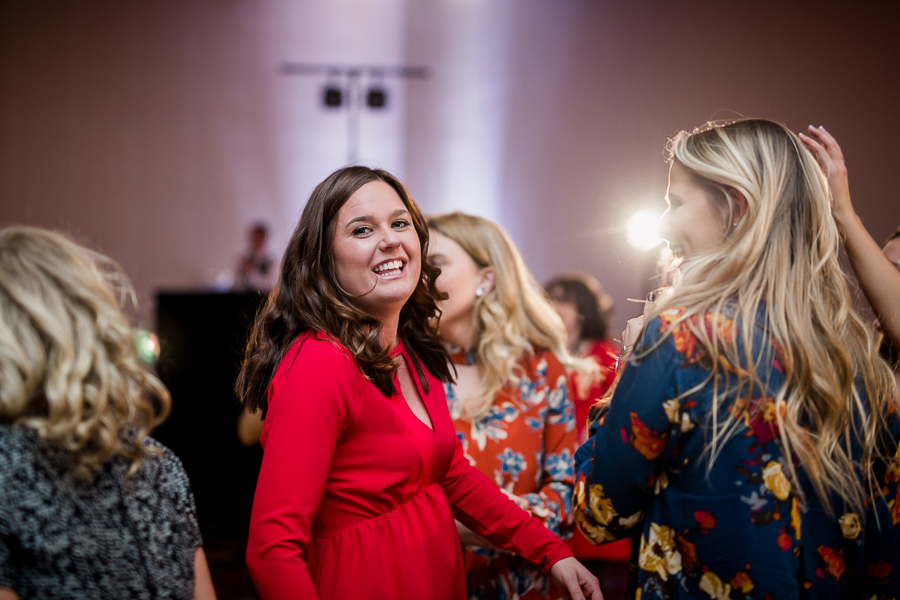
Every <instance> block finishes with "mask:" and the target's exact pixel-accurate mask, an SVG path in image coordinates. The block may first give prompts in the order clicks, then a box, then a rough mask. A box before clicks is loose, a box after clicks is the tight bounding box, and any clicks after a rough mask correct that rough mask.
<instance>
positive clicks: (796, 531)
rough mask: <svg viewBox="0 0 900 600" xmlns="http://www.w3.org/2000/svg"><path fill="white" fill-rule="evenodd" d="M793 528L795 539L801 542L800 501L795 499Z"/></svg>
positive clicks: (792, 504) (792, 507) (792, 509)
mask: <svg viewBox="0 0 900 600" xmlns="http://www.w3.org/2000/svg"><path fill="white" fill-rule="evenodd" d="M791 527H793V528H794V537H795V538H797V540H798V541H799V540H800V501H799V500H798V499H796V498H794V501H793V502H792V503H791Z"/></svg>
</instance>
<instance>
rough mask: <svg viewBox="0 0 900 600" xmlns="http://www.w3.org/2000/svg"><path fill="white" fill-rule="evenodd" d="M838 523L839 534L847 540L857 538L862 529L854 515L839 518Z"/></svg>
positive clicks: (849, 514) (848, 514)
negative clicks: (839, 527)
mask: <svg viewBox="0 0 900 600" xmlns="http://www.w3.org/2000/svg"><path fill="white" fill-rule="evenodd" d="M838 523H840V524H841V533H843V534H844V537H845V538H847V539H848V540H855V539H856V538H858V537H859V534H860V532H861V531H862V527H861V526H860V524H859V517H858V516H857V515H856V513H847V514H845V515H844V516H843V517H841V518H840V520H839V521H838Z"/></svg>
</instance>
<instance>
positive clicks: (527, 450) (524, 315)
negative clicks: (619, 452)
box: [428, 213, 581, 599]
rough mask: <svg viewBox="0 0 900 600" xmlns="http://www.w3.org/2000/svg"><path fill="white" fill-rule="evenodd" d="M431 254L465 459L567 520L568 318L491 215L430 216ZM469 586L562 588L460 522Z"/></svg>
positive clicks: (517, 591) (525, 593)
mask: <svg viewBox="0 0 900 600" xmlns="http://www.w3.org/2000/svg"><path fill="white" fill-rule="evenodd" d="M429 228H430V229H431V232H432V236H433V238H432V246H431V249H430V252H429V255H428V260H429V262H431V263H432V264H433V265H434V266H436V267H438V268H440V269H441V275H440V277H438V279H437V281H436V285H437V288H438V290H439V291H441V292H445V293H447V294H448V296H449V298H448V299H446V300H445V301H443V302H442V303H441V320H440V326H439V327H440V330H439V333H440V335H441V337H442V338H443V339H444V340H445V342H446V343H447V344H448V345H449V346H450V347H451V358H452V359H453V362H454V364H455V367H456V372H457V380H456V383H455V384H452V385H451V384H445V391H446V394H447V402H448V406H449V408H450V416H451V418H452V419H453V424H454V427H455V428H456V433H457V436H458V437H459V438H460V440H461V441H462V445H463V448H464V450H465V452H466V457H467V458H468V460H469V461H470V462H471V463H472V464H473V465H475V466H476V467H477V468H478V469H479V470H481V471H482V472H483V473H484V474H485V475H487V476H488V477H489V478H491V479H492V480H493V481H494V482H495V483H496V484H497V485H498V486H499V487H500V489H501V490H503V491H504V492H505V493H506V494H507V495H509V496H510V497H511V498H512V499H513V500H514V501H515V502H516V503H517V504H518V505H519V506H520V507H521V508H522V509H524V510H526V511H528V512H530V513H531V514H532V515H534V516H535V517H537V518H538V519H540V520H541V521H542V522H543V524H544V525H545V526H546V527H547V528H548V529H549V530H551V531H553V532H554V533H556V534H557V535H564V536H567V535H568V534H569V533H570V531H571V528H572V524H573V520H572V510H571V501H572V486H573V482H574V480H573V475H574V473H573V470H572V457H573V452H574V449H575V447H576V445H577V438H576V433H575V420H574V409H573V406H572V400H571V397H570V395H569V394H570V392H569V385H568V379H567V375H566V368H567V367H574V366H579V367H580V366H581V364H580V363H579V362H578V361H576V360H573V359H572V358H571V357H570V355H569V353H568V352H567V350H566V347H565V340H566V337H565V329H564V328H563V324H562V322H561V320H560V318H559V316H558V315H557V314H556V313H555V312H554V311H553V308H552V307H551V306H550V304H549V302H548V301H547V299H546V297H545V295H544V294H543V291H542V290H541V289H540V287H538V286H537V284H536V283H535V281H534V279H533V277H532V276H531V274H530V273H529V272H528V269H527V268H526V267H525V264H524V261H523V260H522V257H521V256H520V255H519V253H518V251H517V250H516V248H515V245H514V244H513V243H512V241H511V240H510V238H509V236H508V235H507V234H506V233H505V232H504V231H503V230H502V229H501V228H500V227H499V226H498V225H496V224H494V223H492V222H490V221H488V220H486V219H482V218H480V217H473V216H469V215H464V214H461V213H454V214H450V215H442V216H437V217H432V218H430V219H429ZM458 527H459V530H460V538H461V540H462V542H463V544H464V546H465V549H464V552H463V556H464V560H465V565H466V586H467V588H468V594H469V598H521V599H530V598H559V597H561V595H560V593H559V591H558V590H557V589H556V588H555V586H552V585H551V584H550V582H549V580H548V579H547V577H546V576H544V575H543V574H541V573H540V572H539V571H538V570H536V569H534V568H533V567H532V566H531V565H529V564H528V563H527V562H526V561H524V560H522V558H521V557H520V556H519V555H517V554H512V553H505V552H502V551H500V550H498V549H497V548H496V547H494V545H493V544H491V543H490V542H488V541H487V540H485V539H483V538H481V537H480V536H477V535H475V534H473V533H472V532H471V531H469V530H468V529H467V528H466V527H465V526H463V525H462V524H461V523H460V524H458Z"/></svg>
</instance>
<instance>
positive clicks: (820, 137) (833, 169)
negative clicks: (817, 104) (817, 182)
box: [799, 125, 855, 228]
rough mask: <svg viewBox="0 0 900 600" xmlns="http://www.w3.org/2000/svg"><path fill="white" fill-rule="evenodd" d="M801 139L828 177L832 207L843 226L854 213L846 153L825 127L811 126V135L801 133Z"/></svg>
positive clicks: (839, 223) (838, 221)
mask: <svg viewBox="0 0 900 600" xmlns="http://www.w3.org/2000/svg"><path fill="white" fill-rule="evenodd" d="M799 136H800V139H801V140H802V141H803V143H804V144H806V146H807V147H808V148H809V149H810V150H812V152H813V154H815V155H816V159H818V161H819V165H820V166H821V167H822V170H823V171H824V172H825V176H826V177H827V178H828V185H829V187H831V195H832V198H833V204H832V207H831V210H832V212H833V213H834V217H835V220H836V221H837V223H838V225H839V226H840V227H841V228H843V224H844V223H845V222H846V220H847V219H848V218H850V217H852V216H853V215H855V213H854V211H853V204H852V203H851V202H850V184H849V182H848V180H847V165H846V164H844V153H843V152H841V147H840V146H839V145H838V143H837V140H835V139H834V137H833V136H832V135H831V134H830V133H828V132H827V131H825V128H824V127H821V126H820V127H813V126H812V125H810V126H809V135H806V134H803V133H801V134H799Z"/></svg>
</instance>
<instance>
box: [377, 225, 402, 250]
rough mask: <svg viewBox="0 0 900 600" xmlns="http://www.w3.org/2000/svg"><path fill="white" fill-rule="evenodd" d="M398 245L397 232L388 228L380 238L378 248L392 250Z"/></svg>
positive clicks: (398, 237)
mask: <svg viewBox="0 0 900 600" xmlns="http://www.w3.org/2000/svg"><path fill="white" fill-rule="evenodd" d="M399 244H400V236H399V235H397V232H396V231H394V230H393V228H391V227H388V228H387V229H386V230H385V232H384V234H383V235H382V236H381V242H380V244H379V246H381V248H382V249H388V248H393V247H395V246H398V245H399Z"/></svg>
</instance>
